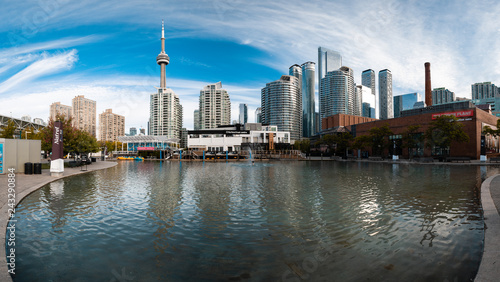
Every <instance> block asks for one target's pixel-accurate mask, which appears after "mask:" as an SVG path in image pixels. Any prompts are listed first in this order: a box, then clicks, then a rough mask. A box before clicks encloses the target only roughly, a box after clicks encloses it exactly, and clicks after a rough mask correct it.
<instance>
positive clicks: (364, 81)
mask: <svg viewBox="0 0 500 282" xmlns="http://www.w3.org/2000/svg"><path fill="white" fill-rule="evenodd" d="M361 85H364V86H366V87H368V88H370V89H371V91H372V95H373V97H375V103H374V104H371V106H372V107H374V108H375V115H373V116H370V117H371V118H378V114H377V112H378V110H377V109H378V107H377V104H378V99H377V92H376V89H377V88H376V87H375V71H374V70H372V69H367V70H364V71H363V72H362V73H361Z"/></svg>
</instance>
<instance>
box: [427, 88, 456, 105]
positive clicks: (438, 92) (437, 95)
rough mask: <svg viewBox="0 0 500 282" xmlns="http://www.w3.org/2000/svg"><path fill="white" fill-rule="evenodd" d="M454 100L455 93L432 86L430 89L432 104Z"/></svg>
mask: <svg viewBox="0 0 500 282" xmlns="http://www.w3.org/2000/svg"><path fill="white" fill-rule="evenodd" d="M451 102H455V93H454V92H451V91H450V90H448V89H446V88H444V87H442V88H434V90H432V105H440V104H446V103H451Z"/></svg>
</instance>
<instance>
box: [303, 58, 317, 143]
mask: <svg viewBox="0 0 500 282" xmlns="http://www.w3.org/2000/svg"><path fill="white" fill-rule="evenodd" d="M301 67H302V114H303V117H302V124H303V125H302V135H303V136H304V137H311V136H313V135H314V134H315V133H316V127H315V125H314V122H315V118H314V112H315V110H316V109H315V108H316V103H315V101H314V92H315V84H316V80H315V77H316V76H315V74H316V64H315V63H314V62H305V63H303V64H302V66H301Z"/></svg>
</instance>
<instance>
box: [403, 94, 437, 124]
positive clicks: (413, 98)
mask: <svg viewBox="0 0 500 282" xmlns="http://www.w3.org/2000/svg"><path fill="white" fill-rule="evenodd" d="M433 101H435V100H434V99H433ZM417 102H423V97H422V95H421V94H420V93H408V94H403V95H399V96H394V117H395V118H397V117H400V116H401V111H406V110H411V109H413V107H414V105H415V103H417ZM417 105H418V104H417Z"/></svg>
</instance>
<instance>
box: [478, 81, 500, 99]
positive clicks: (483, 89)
mask: <svg viewBox="0 0 500 282" xmlns="http://www.w3.org/2000/svg"><path fill="white" fill-rule="evenodd" d="M471 88H472V93H471V94H472V95H471V97H472V99H473V100H477V99H487V98H496V97H499V98H500V91H499V90H498V87H496V86H495V84H493V83H491V82H478V83H474V84H472V86H471Z"/></svg>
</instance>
